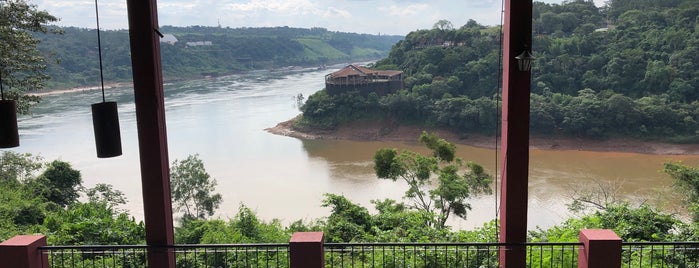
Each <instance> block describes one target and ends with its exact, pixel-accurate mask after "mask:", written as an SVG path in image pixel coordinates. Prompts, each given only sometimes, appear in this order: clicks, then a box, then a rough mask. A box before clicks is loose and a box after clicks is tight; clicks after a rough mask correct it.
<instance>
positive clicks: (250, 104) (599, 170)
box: [12, 69, 699, 228]
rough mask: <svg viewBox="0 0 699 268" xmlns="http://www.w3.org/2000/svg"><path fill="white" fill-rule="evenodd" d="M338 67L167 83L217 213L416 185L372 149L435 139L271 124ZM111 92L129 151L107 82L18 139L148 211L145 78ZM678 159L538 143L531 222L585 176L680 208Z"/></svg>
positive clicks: (313, 211) (54, 103) (286, 209)
mask: <svg viewBox="0 0 699 268" xmlns="http://www.w3.org/2000/svg"><path fill="white" fill-rule="evenodd" d="M332 71H334V70H332V69H329V70H322V71H316V70H307V71H305V72H295V73H267V72H262V73H255V74H247V75H234V76H227V77H219V78H210V79H203V80H194V81H185V82H175V83H168V84H165V95H166V99H165V106H166V117H167V132H168V146H169V153H170V161H171V162H172V161H173V160H175V159H184V158H186V157H187V156H188V155H190V154H199V156H200V158H201V159H202V160H203V161H204V164H205V167H206V170H207V171H208V172H209V174H211V176H212V177H213V178H215V179H216V180H217V182H218V186H217V189H216V190H217V192H219V193H221V194H222V196H223V203H222V205H221V207H220V208H219V209H218V210H217V213H216V215H215V216H216V217H221V218H223V219H227V218H228V217H232V216H233V215H235V213H236V212H237V210H238V207H239V205H240V204H241V203H244V204H245V205H247V206H248V207H250V208H252V209H254V210H255V211H256V212H257V213H258V215H259V216H260V217H261V218H263V219H265V220H270V219H272V218H278V219H282V221H283V222H284V223H290V222H292V221H295V220H298V219H303V220H313V219H318V218H321V217H324V216H327V215H328V214H329V209H327V208H322V207H320V204H321V200H322V199H323V196H322V195H323V193H335V194H343V195H345V196H347V197H348V198H350V199H351V200H352V201H354V202H357V203H360V204H362V205H364V206H366V207H371V204H370V200H373V199H384V198H393V199H400V198H401V196H402V195H403V192H404V190H405V189H406V188H405V185H403V184H401V183H399V182H391V181H386V180H379V179H377V178H376V177H375V176H374V174H373V167H372V156H373V154H374V152H375V151H376V150H377V149H379V148H384V147H393V148H400V149H410V150H423V149H422V147H420V146H419V145H418V144H416V143H410V142H374V141H368V142H358V141H336V140H299V139H296V138H290V137H284V136H277V135H273V134H270V133H267V132H266V131H264V129H265V128H268V127H272V126H274V125H276V124H277V123H278V122H281V121H285V120H287V119H289V118H292V117H294V116H296V115H297V114H299V111H298V108H297V107H296V100H295V97H296V96H297V95H298V94H299V93H300V94H303V95H304V96H309V95H310V94H312V93H313V92H315V91H317V90H319V89H321V88H323V86H324V85H323V83H324V75H325V74H327V73H329V72H332ZM107 100H108V101H117V102H118V104H119V118H120V124H121V134H122V144H123V151H124V155H123V156H120V157H116V158H109V159H98V158H97V157H96V153H95V148H94V138H93V132H92V121H91V115H90V104H92V103H96V102H99V101H101V97H100V94H99V92H98V91H84V92H73V93H65V94H58V95H49V96H45V97H44V100H43V102H42V103H41V104H40V105H39V106H38V107H36V109H35V110H34V111H33V114H32V115H30V116H23V117H21V118H20V120H19V127H20V135H21V137H20V139H21V141H20V142H21V146H20V147H18V148H14V149H12V150H14V151H17V152H29V153H32V154H37V155H41V156H42V157H44V158H45V159H46V160H47V161H50V160H54V159H61V160H63V161H68V162H70V163H71V164H72V165H73V167H74V168H76V169H78V170H80V171H81V172H82V176H83V184H84V185H85V186H86V187H92V186H94V185H95V184H97V183H109V184H112V185H114V187H115V188H116V189H119V190H121V191H123V192H124V193H125V194H126V196H127V198H128V201H129V203H128V204H127V205H126V206H124V207H122V208H123V209H127V210H128V211H129V213H130V214H131V215H133V216H135V217H136V218H137V219H142V217H143V208H142V193H141V183H140V170H139V162H138V145H137V134H136V119H135V106H134V102H133V88H131V87H116V88H110V89H107ZM416 138H417V137H416ZM457 151H458V154H459V156H460V157H462V158H464V159H465V160H472V161H475V162H478V163H480V164H482V165H483V166H484V167H485V168H486V169H487V170H488V171H489V172H490V173H491V174H493V173H494V170H495V163H496V158H495V157H496V152H495V151H494V150H491V149H482V148H475V147H470V146H463V145H459V146H457ZM668 160H675V161H678V160H679V161H683V162H684V163H686V164H689V165H697V164H699V156H670V155H645V154H634V153H614V152H587V151H547V150H532V151H531V161H530V183H529V184H530V186H529V222H528V226H529V228H535V227H536V226H541V227H549V226H552V225H554V224H556V223H559V222H561V221H563V220H564V219H565V218H567V217H569V216H571V214H570V213H569V212H568V211H567V209H566V207H565V204H566V203H567V202H569V200H570V196H571V194H572V193H573V189H580V188H581V186H584V185H588V186H589V185H597V184H600V185H608V184H610V183H611V184H614V185H620V188H619V191H618V193H617V195H618V196H619V197H622V198H627V199H632V200H635V201H645V202H648V203H651V204H655V205H659V206H664V207H667V209H668V210H670V211H674V209H675V206H676V205H677V204H678V202H677V200H678V198H679V197H680V196H679V195H674V194H672V193H671V191H670V189H669V188H670V186H671V183H672V182H671V180H670V179H669V177H668V176H667V175H665V174H663V173H662V172H661V171H660V170H661V169H662V163H664V162H666V161H668ZM605 187H606V186H605ZM495 200H496V198H495V196H494V195H489V196H481V197H478V198H475V199H473V200H472V207H473V210H472V211H470V213H469V215H468V219H467V220H453V221H451V225H452V226H454V227H455V228H471V227H474V226H480V225H482V224H483V223H484V222H487V221H489V220H491V219H493V218H494V217H495V215H496V205H495V204H496V203H495Z"/></svg>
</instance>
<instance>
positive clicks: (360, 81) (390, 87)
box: [325, 65, 403, 96]
mask: <svg viewBox="0 0 699 268" xmlns="http://www.w3.org/2000/svg"><path fill="white" fill-rule="evenodd" d="M401 89H403V72H402V71H395V70H386V71H382V70H372V69H369V68H366V67H361V66H357V65H348V66H347V67H345V68H343V69H341V70H339V71H337V72H334V73H331V74H328V75H326V76H325V90H326V91H327V92H328V95H331V96H333V95H339V94H342V93H343V92H348V91H353V90H357V91H359V94H361V95H362V96H368V95H369V94H370V93H371V92H375V93H376V94H377V95H379V96H384V95H387V94H390V93H394V92H396V91H398V90H401Z"/></svg>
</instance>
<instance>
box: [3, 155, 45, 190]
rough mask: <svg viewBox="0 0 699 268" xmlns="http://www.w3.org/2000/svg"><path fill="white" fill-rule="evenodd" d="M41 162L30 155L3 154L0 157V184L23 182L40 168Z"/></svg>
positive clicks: (36, 157) (37, 157)
mask: <svg viewBox="0 0 699 268" xmlns="http://www.w3.org/2000/svg"><path fill="white" fill-rule="evenodd" d="M41 160H42V159H41V157H39V156H32V154H30V153H24V154H20V153H15V152H13V151H5V152H3V153H2V155H0V182H3V183H11V182H15V183H19V182H24V181H25V180H26V179H28V178H30V177H31V176H32V175H33V173H34V172H37V171H38V170H39V169H40V168H41V167H42V163H41Z"/></svg>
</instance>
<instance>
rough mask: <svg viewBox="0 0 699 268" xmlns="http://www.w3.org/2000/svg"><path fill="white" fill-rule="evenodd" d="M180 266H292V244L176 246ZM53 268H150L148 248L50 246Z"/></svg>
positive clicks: (162, 248)
mask: <svg viewBox="0 0 699 268" xmlns="http://www.w3.org/2000/svg"><path fill="white" fill-rule="evenodd" d="M155 249H156V250H167V251H171V252H173V253H174V255H175V264H176V266H177V267H187V268H189V267H289V244H222V245H174V246H171V247H159V248H155ZM40 250H41V251H42V252H43V253H44V254H47V255H48V262H49V267H50V268H55V267H58V268H62V267H71V268H72V267H80V268H83V267H85V268H101V267H124V268H136V267H147V260H146V255H147V250H148V246H145V245H138V246H117V245H114V246H49V247H42V248H40Z"/></svg>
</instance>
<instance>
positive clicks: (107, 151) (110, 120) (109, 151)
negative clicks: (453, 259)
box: [92, 0, 121, 158]
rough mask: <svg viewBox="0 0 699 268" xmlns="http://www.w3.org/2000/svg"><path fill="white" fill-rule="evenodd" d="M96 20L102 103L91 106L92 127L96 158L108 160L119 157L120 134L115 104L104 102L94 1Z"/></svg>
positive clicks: (98, 26)
mask: <svg viewBox="0 0 699 268" xmlns="http://www.w3.org/2000/svg"><path fill="white" fill-rule="evenodd" d="M95 15H96V18H97V50H98V51H99V60H100V82H101V84H102V102H101V103H95V104H93V105H92V127H93V129H94V130H95V145H96V147H97V157H99V158H108V157H115V156H120V155H121V132H120V131H119V113H118V112H117V103H116V102H113V101H110V102H107V101H105V98H104V75H103V73H102V39H101V38H100V20H99V12H98V10H97V0H95Z"/></svg>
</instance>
